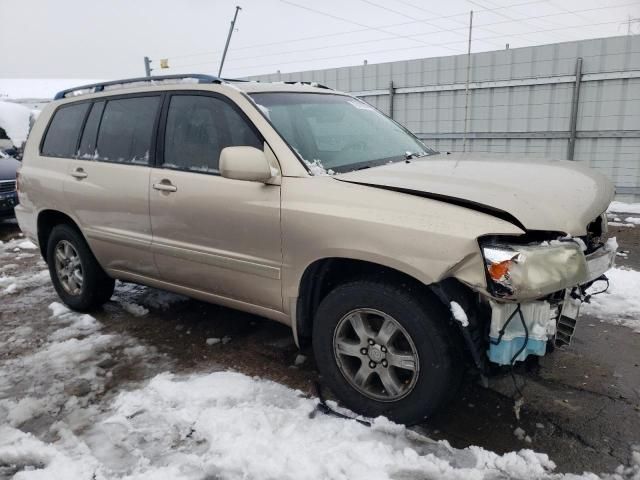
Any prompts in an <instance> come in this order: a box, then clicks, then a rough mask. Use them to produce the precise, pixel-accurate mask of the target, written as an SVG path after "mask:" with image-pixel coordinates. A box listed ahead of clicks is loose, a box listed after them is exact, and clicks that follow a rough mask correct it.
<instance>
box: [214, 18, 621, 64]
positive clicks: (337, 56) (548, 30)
mask: <svg viewBox="0 0 640 480" xmlns="http://www.w3.org/2000/svg"><path fill="white" fill-rule="evenodd" d="M619 23H620V20H614V21H610V22H599V23H592V24H589V25H567V26H563V27H557V28H550V29H544V30H536V31H533V32H528V33H526V34H518V35H516V34H513V35H510V36H519V35H533V34H537V33H548V32H552V31H557V30H561V29H565V28H569V29H574V28H583V27H585V26H588V27H594V26H602V25H612V24H619ZM504 37H505V35H500V36H499V37H496V36H494V37H483V38H478V40H488V39H495V38H504ZM506 37H509V35H507V36H506ZM465 42H466V40H460V41H455V42H448V44H452V43H465ZM435 46H439V45H437V44H436V45H435ZM416 48H423V47H422V46H421V45H415V46H413V47H400V48H390V49H384V50H373V51H367V52H359V53H350V54H345V55H331V56H328V57H316V58H306V59H303V60H292V61H288V62H278V63H269V64H258V65H250V66H244V67H233V68H232V70H234V71H237V70H247V69H251V68H256V67H271V66H281V65H289V64H292V63H308V62H307V61H318V60H331V59H336V58H347V57H355V56H363V55H371V54H376V53H389V52H397V51H399V50H415V49H416ZM209 63H211V62H206V63H202V65H204V64H209Z"/></svg>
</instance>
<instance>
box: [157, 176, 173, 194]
mask: <svg viewBox="0 0 640 480" xmlns="http://www.w3.org/2000/svg"><path fill="white" fill-rule="evenodd" d="M153 188H155V189H156V190H160V191H161V192H177V191H178V187H176V186H175V185H172V184H171V181H169V180H167V179H166V178H165V179H164V180H162V181H161V182H160V183H154V184H153Z"/></svg>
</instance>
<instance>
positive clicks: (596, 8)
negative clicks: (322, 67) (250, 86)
mask: <svg viewBox="0 0 640 480" xmlns="http://www.w3.org/2000/svg"><path fill="white" fill-rule="evenodd" d="M544 1H546V0H544ZM528 3H530V2H528ZM628 5H635V2H631V3H628V4H621V5H616V7H624V6H628ZM608 8H611V6H607V7H595V8H588V9H583V10H576V11H575V12H576V13H579V12H588V11H597V10H603V9H608ZM557 15H564V13H552V14H545V15H538V16H534V17H528V19H529V20H533V19H543V18H548V17H553V16H557ZM512 22H514V20H511V19H507V20H500V21H496V22H492V23H487V24H481V25H474V27H475V28H476V29H478V30H483V31H488V32H490V33H492V32H493V33H496V35H494V36H491V37H481V38H477V39H476V41H486V40H489V39H497V38H510V37H527V36H530V35H533V34H536V33H541V32H550V31H559V30H564V29H566V28H580V27H588V26H590V25H576V26H567V25H561V26H559V27H558V28H553V29H548V30H538V31H532V32H522V33H513V34H503V33H497V32H495V31H494V30H490V29H488V28H486V27H487V26H494V25H502V24H505V23H512ZM594 25H600V24H594ZM467 28H468V27H467V26H461V27H455V28H451V29H441V30H439V31H435V32H428V33H419V34H412V35H407V37H417V36H423V35H432V34H435V33H444V32H453V31H459V30H466V29H467ZM388 40H389V39H388V38H382V39H374V40H362V41H358V42H347V43H340V44H334V45H323V46H320V47H312V48H304V49H297V50H287V51H281V52H275V53H271V54H262V55H251V56H245V57H236V58H234V59H233V61H234V62H235V61H239V60H254V59H257V58H264V57H270V56H280V55H287V54H292V53H301V52H309V51H314V50H325V49H328V48H336V47H347V46H354V45H361V44H370V43H375V42H381V41H388ZM452 43H462V42H445V43H441V44H431V46H436V47H440V46H443V45H449V44H452ZM409 48H412V49H413V47H409ZM396 50H401V48H398V49H396ZM367 53H369V52H363V53H356V54H353V55H349V56H356V55H365V54H367ZM373 53H377V51H375V52H373ZM171 58H177V57H171ZM212 63H214V62H211V61H207V62H197V63H190V64H183V65H175V67H176V68H183V67H192V66H200V65H209V64H212ZM288 63H291V62H288ZM271 65H277V64H267V65H266V66H271Z"/></svg>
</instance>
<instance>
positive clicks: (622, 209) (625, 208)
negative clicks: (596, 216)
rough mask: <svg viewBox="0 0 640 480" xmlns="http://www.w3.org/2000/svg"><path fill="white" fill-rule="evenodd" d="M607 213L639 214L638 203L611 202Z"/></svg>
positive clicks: (639, 205)
mask: <svg viewBox="0 0 640 480" xmlns="http://www.w3.org/2000/svg"><path fill="white" fill-rule="evenodd" d="M607 212H609V213H633V214H640V203H625V202H611V205H609V208H607Z"/></svg>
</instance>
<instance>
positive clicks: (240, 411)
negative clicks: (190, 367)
mask: <svg viewBox="0 0 640 480" xmlns="http://www.w3.org/2000/svg"><path fill="white" fill-rule="evenodd" d="M315 406H316V402H315V401H314V400H311V399H307V398H303V397H302V396H301V395H300V393H299V392H296V391H293V390H290V389H289V388H287V387H284V386H282V385H279V384H276V383H273V382H268V381H262V380H256V379H252V378H250V377H247V376H244V375H242V374H238V373H230V372H218V373H212V374H209V375H194V376H185V377H178V376H175V375H172V374H169V373H165V374H161V375H158V376H156V377H155V378H153V379H152V380H151V381H150V382H149V384H148V385H146V386H145V387H144V388H141V389H139V390H134V391H131V392H125V393H122V394H121V395H120V396H119V397H117V398H116V399H115V401H114V402H113V404H112V405H111V411H110V412H108V413H105V414H104V415H101V416H99V418H95V421H94V422H93V425H92V426H90V427H89V428H88V429H86V430H84V431H83V432H82V433H79V434H74V433H72V431H71V430H70V429H68V428H64V427H61V426H57V427H56V428H57V429H58V439H57V440H55V441H54V442H53V443H45V442H44V441H41V440H38V439H36V438H35V437H33V436H30V435H27V434H24V433H22V432H19V431H17V430H16V429H15V428H11V427H5V428H3V429H2V430H0V439H1V440H0V464H18V465H28V466H31V467H32V468H34V467H35V468H38V470H32V471H26V470H25V471H22V472H21V473H20V475H21V476H20V478H54V479H55V478H91V475H94V477H93V478H114V477H118V478H171V479H201V478H238V479H239V478H254V479H262V478H264V479H269V478H278V479H283V480H284V479H296V480H303V479H314V480H315V479H318V478H348V479H353V480H358V479H367V480H369V479H370V478H379V479H385V478H397V477H398V476H402V477H403V478H460V479H463V478H470V477H473V478H478V479H481V478H494V477H495V476H496V475H498V474H502V475H507V476H517V477H519V478H544V477H546V476H547V474H548V472H550V471H551V470H552V469H553V468H554V465H553V462H551V461H550V460H549V459H548V457H547V456H546V455H542V454H536V453H534V452H532V451H530V450H521V451H520V452H512V453H509V454H506V455H503V456H499V455H496V454H494V453H491V452H488V451H486V450H483V449H481V448H478V447H472V448H470V449H466V450H454V449H452V448H451V447H449V446H448V444H447V443H446V442H440V443H435V442H431V441H429V440H426V439H422V440H416V439H415V438H412V435H410V432H407V431H406V430H405V429H404V428H403V427H401V426H398V425H393V424H391V423H390V422H388V421H386V420H384V419H378V420H377V421H376V422H374V426H373V428H368V427H366V426H364V425H361V424H359V423H357V422H355V421H345V420H342V419H339V418H334V417H329V416H325V415H318V416H316V417H315V418H311V416H310V415H311V414H312V412H313V411H314V409H315ZM60 433H62V434H60ZM88 472H89V475H87V473H88Z"/></svg>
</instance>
